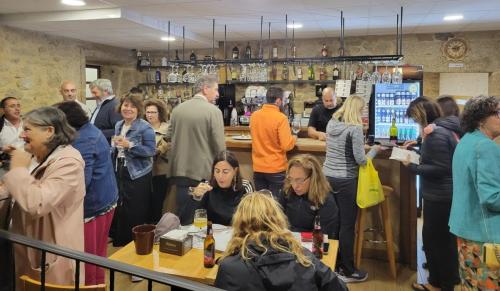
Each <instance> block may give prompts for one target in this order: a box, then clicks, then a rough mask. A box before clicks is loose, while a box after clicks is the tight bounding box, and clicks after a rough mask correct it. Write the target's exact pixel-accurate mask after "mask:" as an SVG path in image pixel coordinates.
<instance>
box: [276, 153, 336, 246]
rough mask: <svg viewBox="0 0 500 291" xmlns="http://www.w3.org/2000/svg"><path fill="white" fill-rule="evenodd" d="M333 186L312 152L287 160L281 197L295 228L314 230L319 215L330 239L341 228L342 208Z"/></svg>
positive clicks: (323, 228)
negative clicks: (334, 196) (315, 220)
mask: <svg viewBox="0 0 500 291" xmlns="http://www.w3.org/2000/svg"><path fill="white" fill-rule="evenodd" d="M331 191H332V188H331V187H330V184H329V183H328V181H327V180H326V177H325V176H324V175H323V172H322V169H321V163H320V162H319V161H318V159H317V158H315V157H314V156H312V155H309V154H302V155H297V156H294V157H293V158H292V159H291V160H290V161H288V167H287V170H286V179H285V186H284V189H283V192H284V195H283V196H282V199H281V201H280V204H281V206H282V207H283V211H284V212H285V214H286V216H287V217H288V221H289V222H290V229H291V230H292V231H300V232H302V231H312V230H313V228H314V218H315V216H316V215H319V217H320V223H321V229H322V231H323V233H325V234H328V237H329V238H331V239H336V238H337V236H338V231H339V210H338V208H337V204H336V203H335V200H334V199H333V193H332V192H331Z"/></svg>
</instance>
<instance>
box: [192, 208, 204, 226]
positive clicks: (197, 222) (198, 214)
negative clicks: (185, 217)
mask: <svg viewBox="0 0 500 291" xmlns="http://www.w3.org/2000/svg"><path fill="white" fill-rule="evenodd" d="M207 221H208V219H207V210H206V209H196V210H195V212H194V221H193V225H194V227H196V228H199V229H203V228H205V227H207Z"/></svg>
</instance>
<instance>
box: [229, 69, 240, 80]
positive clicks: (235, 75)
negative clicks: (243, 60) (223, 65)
mask: <svg viewBox="0 0 500 291" xmlns="http://www.w3.org/2000/svg"><path fill="white" fill-rule="evenodd" d="M229 68H230V70H231V80H233V81H236V80H238V71H237V70H236V67H235V66H231V67H229Z"/></svg>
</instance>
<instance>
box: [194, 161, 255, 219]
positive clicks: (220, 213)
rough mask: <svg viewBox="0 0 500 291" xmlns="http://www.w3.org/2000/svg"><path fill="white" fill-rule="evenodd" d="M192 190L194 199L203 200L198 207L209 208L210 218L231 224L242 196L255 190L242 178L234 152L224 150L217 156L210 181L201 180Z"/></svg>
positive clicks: (208, 216)
mask: <svg viewBox="0 0 500 291" xmlns="http://www.w3.org/2000/svg"><path fill="white" fill-rule="evenodd" d="M190 192H191V194H192V195H193V199H194V200H197V201H200V200H201V203H200V205H199V206H198V207H197V208H203V209H206V210H207V218H208V220H210V221H212V223H217V224H222V225H231V220H232V218H233V213H234V211H235V210H236V207H238V204H239V203H240V200H241V198H242V197H243V196H244V195H245V194H247V193H250V192H253V187H252V184H251V183H250V182H249V181H248V180H244V179H242V178H241V175H240V164H239V162H238V160H237V159H236V157H235V156H234V154H233V153H231V152H229V151H222V152H220V153H219V154H218V155H217V156H215V159H214V162H213V165H212V177H211V178H210V182H201V183H200V184H198V186H196V187H195V188H194V189H191V191H190Z"/></svg>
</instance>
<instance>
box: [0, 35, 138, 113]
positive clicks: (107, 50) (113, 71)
mask: <svg viewBox="0 0 500 291" xmlns="http://www.w3.org/2000/svg"><path fill="white" fill-rule="evenodd" d="M0 44H1V45H0V97H1V98H3V97H4V96H15V97H18V98H19V99H20V100H21V104H22V107H23V109H22V110H23V112H27V111H29V110H31V109H33V108H36V107H39V106H44V105H51V104H53V103H55V102H58V101H60V100H61V96H60V94H59V86H60V84H61V82H62V81H63V80H66V79H68V80H73V81H74V82H75V83H76V84H79V86H80V88H84V85H85V65H86V63H89V64H98V65H101V66H102V71H103V72H102V77H103V78H110V79H111V80H113V85H114V86H115V91H117V92H123V91H125V90H128V87H129V86H134V85H135V84H136V83H137V80H136V79H134V78H132V77H130V75H131V74H130V72H133V75H137V71H136V70H135V58H133V57H132V54H131V51H130V50H126V49H120V48H114V47H109V46H104V45H98V44H93V43H89V42H82V41H78V40H74V39H69V38H63V37H55V36H50V35H47V34H43V33H38V32H31V31H26V30H21V29H14V28H10V27H6V26H0ZM79 99H80V100H84V91H83V90H80V97H79Z"/></svg>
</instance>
